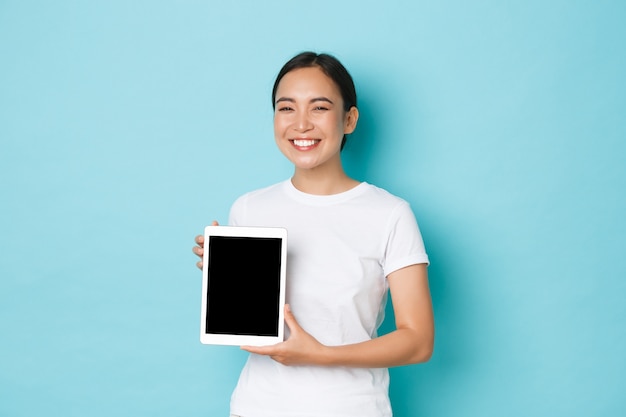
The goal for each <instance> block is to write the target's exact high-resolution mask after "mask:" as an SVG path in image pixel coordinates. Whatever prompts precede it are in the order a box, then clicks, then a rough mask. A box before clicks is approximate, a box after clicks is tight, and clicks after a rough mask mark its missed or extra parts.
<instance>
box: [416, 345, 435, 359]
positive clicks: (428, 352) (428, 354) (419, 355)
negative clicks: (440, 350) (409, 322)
mask: <svg viewBox="0 0 626 417" xmlns="http://www.w3.org/2000/svg"><path fill="white" fill-rule="evenodd" d="M433 350H434V348H433V345H432V344H428V345H427V346H421V347H420V348H419V349H416V350H415V352H414V354H413V357H412V358H411V364H418V363H425V362H428V361H429V360H430V358H432V356H433Z"/></svg>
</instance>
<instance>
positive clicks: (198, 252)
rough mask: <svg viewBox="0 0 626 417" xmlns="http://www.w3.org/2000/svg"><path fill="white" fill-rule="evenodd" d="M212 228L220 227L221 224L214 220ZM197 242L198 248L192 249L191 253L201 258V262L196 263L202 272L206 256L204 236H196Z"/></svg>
mask: <svg viewBox="0 0 626 417" xmlns="http://www.w3.org/2000/svg"><path fill="white" fill-rule="evenodd" d="M211 226H219V224H218V223H217V222H216V221H215V220H213V223H211ZM195 241H196V246H194V247H193V248H191V251H192V252H193V253H195V254H196V255H197V256H198V257H199V258H200V260H199V261H198V262H196V266H197V267H198V268H199V269H200V270H202V256H203V255H204V236H203V235H198V236H196V239H195Z"/></svg>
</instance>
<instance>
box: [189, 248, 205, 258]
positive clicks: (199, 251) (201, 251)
mask: <svg viewBox="0 0 626 417" xmlns="http://www.w3.org/2000/svg"><path fill="white" fill-rule="evenodd" d="M191 251H192V252H193V253H195V254H196V255H198V256H200V257H202V255H204V248H202V247H201V246H194V247H193V248H191Z"/></svg>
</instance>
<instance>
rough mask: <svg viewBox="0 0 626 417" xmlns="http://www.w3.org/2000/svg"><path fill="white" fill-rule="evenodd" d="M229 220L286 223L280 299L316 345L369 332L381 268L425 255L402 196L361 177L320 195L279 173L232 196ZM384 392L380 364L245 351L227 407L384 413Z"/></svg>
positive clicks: (383, 292) (282, 415) (383, 287)
mask: <svg viewBox="0 0 626 417" xmlns="http://www.w3.org/2000/svg"><path fill="white" fill-rule="evenodd" d="M229 223H230V224H231V225H234V226H237V225H239V226H270V227H271V226H274V227H285V228H286V229H287V236H288V237H287V245H288V246H287V285H286V291H287V293H286V301H287V302H288V303H289V304H290V305H291V310H292V311H293V313H294V315H295V317H296V320H297V321H298V323H299V324H300V325H301V326H302V328H303V329H304V330H305V331H307V332H308V333H310V334H311V335H312V336H313V337H315V338H316V339H317V340H318V341H320V342H321V343H323V344H325V345H330V346H337V345H344V344H351V343H357V342H362V341H365V340H369V339H372V338H374V337H376V336H377V334H376V330H377V329H378V327H379V325H380V324H381V322H382V320H383V316H384V311H385V303H386V300H387V290H388V283H387V279H386V276H387V275H389V274H390V273H391V272H393V271H395V270H398V269H400V268H403V267H405V266H409V265H413V264H420V263H426V264H427V263H428V256H427V255H426V252H425V250H424V243H423V241H422V237H421V234H420V231H419V228H418V225H417V223H416V221H415V216H414V215H413V212H412V211H411V209H410V207H409V204H408V203H407V202H406V201H404V200H402V199H400V198H398V197H395V196H393V195H392V194H390V193H388V192H387V191H385V190H383V189H380V188H377V187H375V186H373V185H370V184H368V183H361V184H359V185H358V186H356V187H355V188H352V189H351V190H348V191H346V192H343V193H340V194H334V195H321V196H320V195H311V194H306V193H303V192H301V191H299V190H297V189H296V188H295V187H294V186H293V185H292V183H291V181H290V180H287V181H284V182H281V183H278V184H275V185H273V186H270V187H267V188H263V189H260V190H257V191H253V192H250V193H248V194H245V195H243V196H242V197H240V198H239V199H238V200H237V201H235V203H234V204H233V206H232V208H231V212H230V220H229ZM242 308H245V306H242ZM286 330H287V329H286ZM286 333H287V335H288V331H287V332H286ZM388 391H389V373H388V371H387V369H386V368H371V369H370V368H348V367H321V366H285V365H281V364H279V363H278V362H275V361H274V360H272V359H271V358H269V357H267V356H261V355H256V354H250V356H249V358H248V361H247V363H246V365H245V366H244V368H243V370H242V372H241V375H240V378H239V382H238V383H237V387H236V388H235V391H234V392H233V395H232V398H231V413H232V414H236V415H240V416H243V417H322V416H328V417H389V416H391V415H392V412H391V406H390V402H389V395H388Z"/></svg>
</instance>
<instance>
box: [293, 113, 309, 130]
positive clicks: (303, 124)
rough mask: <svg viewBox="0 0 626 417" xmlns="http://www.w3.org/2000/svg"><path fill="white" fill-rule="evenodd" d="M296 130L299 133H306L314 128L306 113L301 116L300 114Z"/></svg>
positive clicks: (296, 122)
mask: <svg viewBox="0 0 626 417" xmlns="http://www.w3.org/2000/svg"><path fill="white" fill-rule="evenodd" d="M294 128H295V130H296V131H298V132H306V131H308V130H311V129H312V128H313V124H312V123H311V120H310V119H309V115H308V114H307V113H306V112H300V114H298V116H297V119H296V121H295V126H294Z"/></svg>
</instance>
